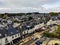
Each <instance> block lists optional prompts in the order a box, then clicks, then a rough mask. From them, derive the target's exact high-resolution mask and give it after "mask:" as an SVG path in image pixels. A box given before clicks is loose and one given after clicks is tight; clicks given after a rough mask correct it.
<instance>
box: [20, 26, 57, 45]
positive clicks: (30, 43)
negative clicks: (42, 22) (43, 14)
mask: <svg viewBox="0 0 60 45" xmlns="http://www.w3.org/2000/svg"><path fill="white" fill-rule="evenodd" d="M55 28H56V27H55V26H53V27H50V29H49V32H55V31H56V30H55ZM45 31H48V29H47V30H45ZM45 31H42V32H37V33H34V34H32V35H33V36H30V37H29V38H31V40H28V39H26V40H28V41H27V42H26V40H25V43H22V44H20V45H35V41H34V40H33V39H32V37H38V38H39V39H41V38H40V37H41V36H42V35H41V34H42V33H43V32H45ZM45 42H46V41H45ZM43 45H44V44H43Z"/></svg>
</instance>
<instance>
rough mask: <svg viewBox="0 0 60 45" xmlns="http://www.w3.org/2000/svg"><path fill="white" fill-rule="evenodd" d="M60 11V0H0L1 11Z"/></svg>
mask: <svg viewBox="0 0 60 45" xmlns="http://www.w3.org/2000/svg"><path fill="white" fill-rule="evenodd" d="M19 12H24V13H26V12H40V13H41V12H42V13H47V12H60V0H0V13H19Z"/></svg>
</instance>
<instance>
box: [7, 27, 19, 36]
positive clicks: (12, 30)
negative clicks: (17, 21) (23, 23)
mask: <svg viewBox="0 0 60 45" xmlns="http://www.w3.org/2000/svg"><path fill="white" fill-rule="evenodd" d="M17 33H19V30H17V29H15V28H9V29H8V30H7V34H8V36H11V35H15V34H17Z"/></svg>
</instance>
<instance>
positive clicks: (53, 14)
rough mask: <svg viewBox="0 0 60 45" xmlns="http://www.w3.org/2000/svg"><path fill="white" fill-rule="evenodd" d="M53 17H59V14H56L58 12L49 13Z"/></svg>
mask: <svg viewBox="0 0 60 45" xmlns="http://www.w3.org/2000/svg"><path fill="white" fill-rule="evenodd" d="M49 14H50V15H51V16H57V15H58V13H56V12H50V13H49Z"/></svg>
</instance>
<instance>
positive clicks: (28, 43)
mask: <svg viewBox="0 0 60 45" xmlns="http://www.w3.org/2000/svg"><path fill="white" fill-rule="evenodd" d="M33 42H34V40H33V39H31V40H29V41H28V42H26V43H24V44H22V45H30V44H31V43H33Z"/></svg>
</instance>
